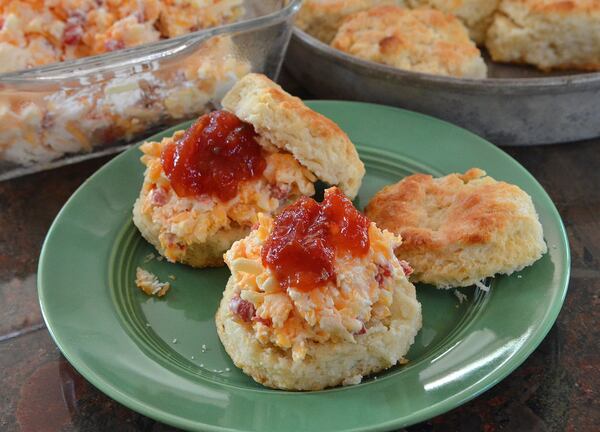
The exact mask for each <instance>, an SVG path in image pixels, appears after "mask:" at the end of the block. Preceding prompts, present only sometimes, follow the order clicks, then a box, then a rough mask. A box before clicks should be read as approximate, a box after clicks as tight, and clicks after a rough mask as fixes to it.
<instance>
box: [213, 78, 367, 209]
mask: <svg viewBox="0 0 600 432" xmlns="http://www.w3.org/2000/svg"><path fill="white" fill-rule="evenodd" d="M221 103H222V105H223V108H224V109H226V110H228V111H230V112H232V113H234V114H235V115H236V116H238V117H239V118H240V119H242V120H243V121H245V122H248V123H250V124H252V126H254V129H255V131H256V132H257V134H258V135H259V138H258V139H259V143H260V144H261V145H263V146H264V147H276V148H278V149H280V150H285V151H287V152H289V153H291V154H292V155H293V156H294V157H295V158H296V159H297V160H298V162H300V163H301V164H302V165H303V166H305V167H306V168H308V169H309V170H310V171H311V172H312V173H314V174H315V175H316V176H317V177H318V178H319V179H321V180H323V181H325V182H327V183H329V184H331V185H337V186H339V187H340V189H342V191H343V192H344V193H345V194H346V195H347V196H348V197H350V198H351V199H353V198H354V197H355V196H356V194H357V193H358V189H359V187H360V184H361V181H362V178H363V176H364V173H365V168H364V165H363V163H362V162H361V160H360V158H359V157H358V153H357V151H356V148H355V147H354V144H353V143H352V141H350V139H349V138H348V135H346V133H345V132H344V131H343V130H342V129H341V128H340V127H339V126H338V125H337V124H336V123H335V122H333V121H332V120H330V119H328V118H327V117H325V116H323V115H322V114H319V113H317V112H315V111H313V110H312V109H310V108H309V107H307V106H306V105H305V104H304V102H302V100H300V99H299V98H297V97H295V96H292V95H290V94H289V93H287V92H285V91H284V90H283V89H282V88H281V87H280V86H279V85H277V84H276V83H274V82H273V81H271V80H270V79H269V78H267V77H266V76H264V75H261V74H256V73H251V74H248V75H246V76H244V77H243V78H242V79H241V80H240V81H238V82H237V83H236V84H235V85H234V87H233V88H232V89H231V90H230V91H229V92H228V93H227V94H226V95H225V97H224V98H223V100H222V102H221Z"/></svg>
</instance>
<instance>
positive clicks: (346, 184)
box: [133, 74, 365, 267]
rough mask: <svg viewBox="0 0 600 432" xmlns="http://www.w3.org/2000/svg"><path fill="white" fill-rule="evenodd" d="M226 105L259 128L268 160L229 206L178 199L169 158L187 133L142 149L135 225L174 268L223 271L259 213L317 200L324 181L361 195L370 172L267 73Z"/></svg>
mask: <svg viewBox="0 0 600 432" xmlns="http://www.w3.org/2000/svg"><path fill="white" fill-rule="evenodd" d="M224 105H225V109H226V110H229V111H230V112H233V113H234V114H236V115H237V117H239V118H241V120H244V121H246V122H248V123H251V124H252V125H253V126H254V129H255V131H256V132H257V133H258V136H256V141H257V142H258V144H259V145H260V146H261V147H262V148H263V156H264V157H265V162H266V168H265V170H264V172H263V173H262V174H261V176H260V177H259V178H257V179H253V180H250V181H247V182H242V183H240V185H239V187H238V192H237V195H236V197H235V198H233V199H231V200H229V201H226V202H222V201H220V200H218V199H217V198H213V197H211V196H209V195H202V196H199V197H197V196H191V197H179V196H178V195H177V194H176V193H175V191H174V190H173V188H172V187H171V184H170V180H169V179H168V177H167V176H166V174H165V172H164V170H163V167H162V161H161V154H162V152H163V150H164V149H165V148H166V146H169V145H173V144H174V143H176V142H177V141H178V140H180V139H182V137H183V136H184V133H185V132H184V131H177V132H175V133H174V134H173V136H171V137H167V138H164V139H163V140H162V141H161V142H146V143H144V144H143V145H142V146H141V147H140V150H141V151H142V153H144V155H143V156H142V162H143V163H144V165H146V171H145V173H144V183H143V185H142V189H141V191H140V195H139V198H138V200H137V201H136V203H135V205H134V208H133V221H134V223H135V225H136V226H137V227H138V228H139V230H140V232H141V233H142V235H143V237H144V238H145V239H146V240H147V241H148V242H150V243H151V244H152V245H154V246H155V247H156V249H157V251H158V252H159V253H160V254H161V255H163V256H165V257H166V258H167V259H168V260H169V261H171V262H181V263H185V264H188V265H191V266H193V267H209V266H220V265H222V264H223V253H224V252H225V251H226V250H227V249H229V247H230V246H231V244H232V243H233V242H234V241H236V240H238V239H240V238H242V237H244V236H245V235H246V234H248V232H249V231H250V228H251V227H252V226H253V225H254V224H255V223H256V222H257V215H258V213H265V214H273V213H276V212H277V211H278V210H279V209H280V208H282V207H283V206H285V205H287V204H289V203H290V202H293V201H295V200H296V199H297V198H298V197H300V196H303V195H306V196H311V195H313V194H314V192H315V189H314V183H315V182H316V181H317V180H318V179H321V180H323V181H325V182H328V183H332V184H338V185H339V187H340V188H341V189H342V190H343V191H344V192H345V193H346V194H347V195H349V196H351V197H354V196H356V194H357V192H358V188H359V187H360V184H361V181H362V177H363V175H364V173H365V170H364V166H363V164H362V162H361V161H360V159H359V157H358V154H357V152H356V149H355V148H354V145H353V144H352V142H351V141H350V140H349V139H348V137H347V135H346V134H345V133H344V132H343V131H342V130H341V129H340V128H339V127H338V126H337V125H336V124H335V123H333V122H332V121H331V120H328V119H327V118H325V117H323V116H322V115H321V114H318V113H316V112H314V111H312V110H310V109H309V108H308V107H306V106H305V105H304V104H303V103H302V101H301V100H300V99H297V98H294V97H292V96H290V95H289V94H287V93H286V92H284V91H283V90H282V89H281V87H279V86H278V85H276V84H275V83H273V82H272V81H271V80H269V79H268V78H267V77H265V76H264V75H257V74H249V75H246V76H245V77H244V78H242V79H241V80H240V81H239V82H238V84H236V85H235V86H234V87H233V89H232V90H231V91H230V92H229V93H228V94H227V96H226V97H225V99H224Z"/></svg>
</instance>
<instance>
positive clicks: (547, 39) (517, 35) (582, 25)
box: [486, 0, 600, 71]
mask: <svg viewBox="0 0 600 432" xmlns="http://www.w3.org/2000/svg"><path fill="white" fill-rule="evenodd" d="M486 47H487V49H488V51H489V52H490V55H491V57H492V59H493V60H494V61H498V62H508V63H527V64H531V65H534V66H537V67H538V68H539V69H541V70H543V71H548V70H551V69H581V70H589V71H595V70H600V2H599V1H598V0H502V1H501V2H500V7H499V10H498V12H497V13H496V14H495V16H494V21H493V23H492V25H491V27H490V28H489V30H488V34H487V39H486Z"/></svg>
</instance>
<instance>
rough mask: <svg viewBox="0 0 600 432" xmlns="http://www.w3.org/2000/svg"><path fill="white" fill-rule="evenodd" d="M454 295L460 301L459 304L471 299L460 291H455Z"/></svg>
mask: <svg viewBox="0 0 600 432" xmlns="http://www.w3.org/2000/svg"><path fill="white" fill-rule="evenodd" d="M454 295H455V296H456V298H457V299H458V304H462V303H463V301H465V300H468V299H469V297H467V295H466V294H463V293H461V292H460V291H459V290H457V289H455V290H454Z"/></svg>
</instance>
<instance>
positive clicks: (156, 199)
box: [151, 187, 169, 207]
mask: <svg viewBox="0 0 600 432" xmlns="http://www.w3.org/2000/svg"><path fill="white" fill-rule="evenodd" d="M168 198H169V197H168V195H167V193H166V192H165V190H164V189H163V188H160V187H159V188H156V189H154V190H153V191H152V197H151V200H152V204H154V205H155V206H158V207H162V206H164V205H165V204H166V203H167V201H168Z"/></svg>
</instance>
